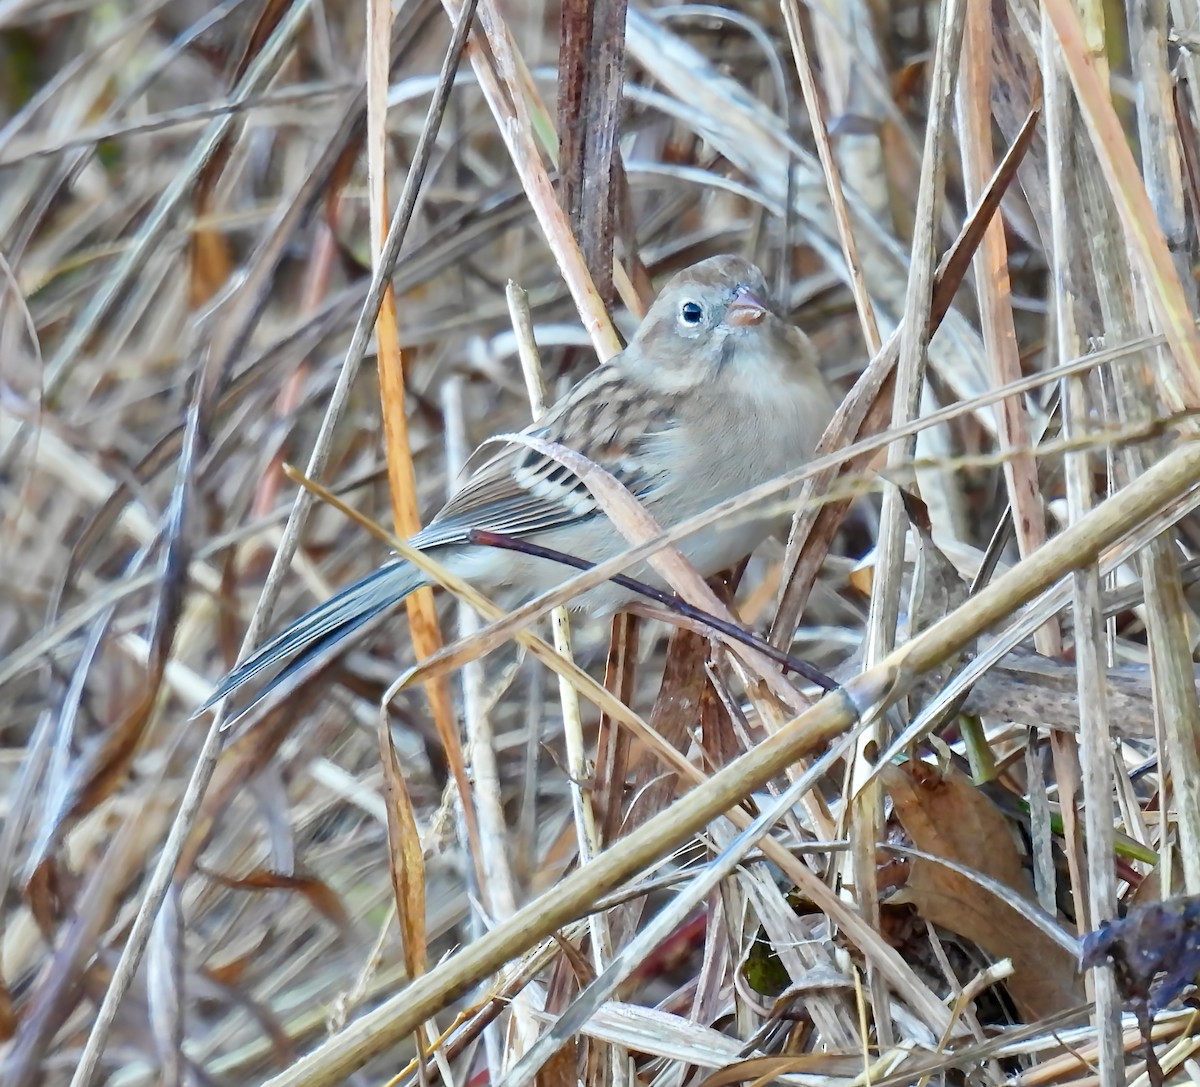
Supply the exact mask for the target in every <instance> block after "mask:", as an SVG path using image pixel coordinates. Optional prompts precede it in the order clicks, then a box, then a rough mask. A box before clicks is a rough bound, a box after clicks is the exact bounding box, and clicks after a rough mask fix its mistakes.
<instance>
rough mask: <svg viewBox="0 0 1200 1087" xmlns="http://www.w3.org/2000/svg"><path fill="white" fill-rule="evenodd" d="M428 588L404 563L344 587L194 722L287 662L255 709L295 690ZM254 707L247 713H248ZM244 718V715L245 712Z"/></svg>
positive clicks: (260, 654) (236, 673)
mask: <svg viewBox="0 0 1200 1087" xmlns="http://www.w3.org/2000/svg"><path fill="white" fill-rule="evenodd" d="M427 584H429V582H428V580H427V579H426V577H425V575H424V574H422V573H421V572H420V571H419V570H418V569H417V568H416V567H415V566H412V565H410V564H409V563H407V562H403V561H402V560H400V559H394V560H393V561H391V562H388V563H385V564H384V565H383V566H381V567H379V569H378V570H375V571H374V572H372V573H370V574H368V575H367V576H366V577H364V578H362V579H360V580H359V581H356V582H354V583H353V584H352V585H348V586H346V588H344V589H342V590H341V591H340V592H338V593H335V594H334V595H333V596H331V597H330V598H329V599H328V600H326V601H325V603H324V604H320V605H318V606H317V607H315V608H313V610H312V611H310V612H307V613H306V614H304V615H302V616H300V618H299V619H297V620H296V621H295V622H294V623H292V625H291V626H289V627H286V628H284V629H283V630H281V631H280V632H279V633H278V634H276V635H275V637H274V638H272V639H271V640H270V641H269V642H267V643H266V644H265V645H262V646H260V647H259V648H258V649H256V650H255V651H254V653H252V654H251V655H250V656H249V657H247V658H246V659H245V660H244V661H242V663H241V664H239V665H238V666H237V667H236V668H235V669H234V670H233V671H232V672H230V673H229V674H228V675H227V676H225V678H224V679H222V680H221V682H220V683H218V684H217V689H216V690H215V691H214V692H213V695H212V697H211V698H209V699H208V701H207V702H205V703H204V705H202V706H201V707H200V708H199V709H198V710H196V712H195V714H193V716H199V715H200V714H202V713H204V711H205V710H209V709H211V708H212V707H213V706H214V705H216V703H217V702H219V701H220V700H221V699H222V698H224V697H225V696H226V695H228V694H231V693H233V692H234V691H236V690H238V688H240V687H242V686H243V685H245V684H246V683H248V682H249V681H250V680H252V679H253V678H254V677H255V676H257V675H259V674H260V673H262V672H264V671H266V670H267V669H269V668H273V667H274V666H275V665H278V664H281V663H283V662H284V661H287V662H288V664H287V666H286V667H285V668H284V669H283V670H282V671H281V672H280V673H279V674H278V675H276V676H275V677H274V678H273V679H272V680H271V681H270V682H269V683H268V684H267V686H266V687H265V688H264V689H263V690H262V691H261V692H260V693H259V695H258V696H257V697H256V698H255V699H254V702H253V703H252V705H257V704H258V703H259V702H260V701H262V700H263V699H264V698H266V697H267V696H268V695H270V694H272V693H279V692H281V690H282V689H283V688H288V689H291V688H294V687H295V686H297V685H298V684H299V683H300V682H302V681H303V680H304V679H305V678H307V677H308V676H309V675H310V674H311V673H312V672H314V671H315V670H316V669H317V668H319V667H320V666H321V665H323V664H325V663H327V662H328V661H330V660H332V659H333V658H334V657H336V656H337V655H338V654H339V653H342V652H344V651H345V650H346V649H348V648H349V647H350V646H351V645H352V644H353V642H354V641H355V640H356V639H357V637H359V636H362V635H365V634H366V633H367V630H368V629H369V628H370V627H371V626H372V625H374V624H375V623H377V622H378V621H380V620H382V619H383V618H384V617H385V616H386V615H388V613H390V612H391V611H392V610H393V609H394V608H395V607H396V605H397V604H399V603H400V602H401V601H402V600H403V599H404V598H405V597H406V596H408V594H409V593H411V592H414V591H415V590H417V589H419V588H420V587H421V586H422V585H427ZM249 709H250V707H247V711H248V710H249ZM243 712H246V711H243Z"/></svg>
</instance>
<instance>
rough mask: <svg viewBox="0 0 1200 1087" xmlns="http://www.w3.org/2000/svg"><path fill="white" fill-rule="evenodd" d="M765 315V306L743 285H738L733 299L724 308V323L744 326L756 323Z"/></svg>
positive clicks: (736, 326)
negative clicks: (726, 307)
mask: <svg viewBox="0 0 1200 1087" xmlns="http://www.w3.org/2000/svg"><path fill="white" fill-rule="evenodd" d="M766 315H767V307H766V306H765V305H764V304H763V303H762V302H761V301H759V299H758V298H756V297H755V296H754V294H753V293H752V292H751V291H749V290H747V289H746V288H745V287H739V288H738V289H737V291H736V292H735V293H734V296H733V301H732V302H730V303H729V307H728V309H726V310H725V324H727V325H733V326H734V328H745V327H746V326H747V325H756V324H758V322H759V321H761V320H762V319H763V318H764V317H766Z"/></svg>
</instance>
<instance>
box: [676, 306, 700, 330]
mask: <svg viewBox="0 0 1200 1087" xmlns="http://www.w3.org/2000/svg"><path fill="white" fill-rule="evenodd" d="M703 319H704V310H702V309H701V308H700V305H699V303H697V302H684V304H683V305H682V306H680V307H679V320H680V321H682V322H683V323H684V324H685V325H698V324H699V323H700V322H701V321H702V320H703Z"/></svg>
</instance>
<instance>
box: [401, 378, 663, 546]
mask: <svg viewBox="0 0 1200 1087" xmlns="http://www.w3.org/2000/svg"><path fill="white" fill-rule="evenodd" d="M646 403H647V397H646V393H645V390H643V389H639V388H637V387H636V386H635V385H634V384H632V383H631V381H630V378H629V375H627V374H623V373H621V372H620V371H619V369H618V367H616V366H613V365H609V366H604V367H601V368H600V369H599V370H597V371H595V372H594V373H593V374H591V375H590V376H589V377H588V378H585V379H584V380H583V381H582V382H580V383H579V385H577V386H576V387H575V388H574V389H573V390H572V392H571V394H570V395H569V396H568V397H567V398H564V399H563V400H560V401H559V402H558V403H557V404H555V405H554V406H553V407H552V408H551V409H550V411H549V412H548V414H547V415H546V416H545V417H544V418H543V419H542V420H540V421H539V422H538V423H536V424H534V425H533V426H530V427H528V428H527V429H526V431H525V433H527V434H530V435H533V436H536V437H539V438H543V439H545V440H547V441H554V442H560V443H561V444H563V445H566V446H569V447H570V448H572V449H575V450H577V451H578V452H580V453H582V454H583V455H584V456H586V457H587V458H588V459H589V460H592V461H594V462H595V463H596V464H599V465H601V466H602V467H604V468H606V469H607V470H608V471H610V472H612V473H613V475H615V476H616V477H617V478H618V479H619V480H621V482H622V483H624V484H625V486H626V487H628V488H629V490H630V491H631V492H632V493H633V494H634V495H636V496H637V497H639V498H646V497H648V496H650V495H651V494H652V493H653V492H654V490H655V488H656V487H657V486H658V485H659V484H660V483H661V480H662V477H663V473H655V472H650V471H647V468H646V465H645V458H643V457H640V456H638V452H639V449H644V448H645V444H646V442H647V441H650V440H653V439H654V438H656V437H659V436H661V435H662V434H664V433H665V432H666V431H667V430H669V429H670V428H671V426H672V425H674V424H673V413H671V412H669V411H661V410H660V411H654V412H648V411H647V410H646V408H645V405H646ZM581 437H584V438H586V439H587V440H581ZM596 516H600V513H599V507H598V506H597V504H596V501H595V499H593V498H592V496H591V493H590V492H589V491H588V489H587V488H586V487H585V486H584V485H583V483H582V482H581V481H580V480H579V479H577V478H576V477H575V475H574V474H573V473H571V472H570V471H569V470H568V469H567V468H566V467H564V466H563V465H561V464H559V463H558V461H556V460H553V459H551V458H548V457H544V456H542V455H541V454H540V453H538V452H537V451H535V450H533V449H530V448H529V447H528V446H525V445H520V444H518V443H510V444H507V445H505V446H503V447H502V448H501V450H500V451H499V452H498V453H497V454H495V455H494V456H493V457H491V458H490V459H488V460H487V461H485V462H484V463H483V464H481V465H480V466H479V468H477V469H476V470H475V472H473V473H472V475H471V477H470V478H469V479H468V480H467V482H466V484H465V485H464V486H463V487H462V489H461V490H460V491H459V492H458V493H457V494H456V495H455V496H454V497H453V498H451V499H450V501H449V502H447V503H446V505H445V507H444V508H443V509H442V511H441V512H440V513H439V514H438V515H437V516H436V517H435V518H434V519H433V520H432V521H431V522H430V523H429V524H428V525H427V526H426V527H425V528H424V529H422V530H421V531H420V532H419V533H418V534H417V535H416V536H415V537H414V538H413V541H412V542H413V544H414V545H415V546H417V547H433V546H437V545H439V544H449V543H462V542H464V541H465V539H466V535H467V533H468V532H469V531H470V530H471V529H473V528H480V529H486V530H488V531H490V532H501V533H504V534H505V535H508V536H529V535H533V534H536V533H542V532H549V531H552V530H554V529H557V528H561V527H563V526H566V525H571V524H575V523H578V522H580V521H586V520H588V519H590V518H592V517H596Z"/></svg>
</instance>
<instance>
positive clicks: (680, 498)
mask: <svg viewBox="0 0 1200 1087" xmlns="http://www.w3.org/2000/svg"><path fill="white" fill-rule="evenodd" d="M766 298H767V291H766V284H765V282H764V280H763V275H762V273H761V272H760V271H759V270H758V269H757V268H756V267H755V266H754V265H752V264H750V263H749V262H747V261H745V260H742V259H741V258H740V257H735V256H719V257H712V258H710V259H708V260H705V261H701V262H700V263H699V264H696V265H693V266H692V267H690V268H687V269H685V270H684V271H682V272H680V273H679V274H678V275H676V276H675V277H674V278H673V279H671V280H670V281H669V282H668V283H667V285H666V286H665V287H664V288H663V291H662V293H661V294H660V295H659V296H658V299H657V300H656V301H655V303H654V305H653V306H651V307H650V312H649V313H647V314H646V318H645V320H644V321H643V322H642V324H641V326H640V327H639V328H638V331H637V334H636V335H635V336H634V338H633V342H632V343H630V345H629V346H628V347H627V348H625V350H624V351H622V352H621V353H620V354H619V355H617V356H616V357H615V358H614V359H612V361H611V362H610V363H609V364H608V365H606V366H601V367H600V368H599V369H598V370H595V371H593V372H592V373H591V374H589V375H588V376H587V377H585V378H584V379H583V380H582V381H580V382H579V384H577V385H576V386H575V387H574V388H572V389H571V391H570V392H568V393H567V394H566V396H564V397H563V398H562V399H561V400H559V401H558V402H557V403H556V404H555V405H554V406H553V407H551V408H550V409H549V411H547V413H546V414H545V415H544V416H543V417H542V418H541V419H540V420H539V421H538V422H537V423H535V424H534V425H532V426H531V427H529V428H528V430H527V433H530V434H535V435H537V436H539V437H541V438H544V439H547V440H550V441H556V442H561V443H562V444H563V445H566V446H568V447H570V448H572V449H574V450H576V451H577V452H579V453H582V454H584V455H585V456H587V457H588V458H589V459H591V460H593V461H595V462H596V463H597V464H599V465H601V466H603V467H604V468H607V469H608V470H609V471H610V472H611V473H612V474H613V475H615V476H616V477H617V478H618V479H619V480H620V481H621V482H622V483H623V484H625V486H626V487H628V488H629V490H630V491H631V492H632V493H633V494H634V495H636V496H637V497H638V498H639V499H640V500H641V501H642V502H644V503H645V505H646V508H647V509H648V510H649V512H650V513H651V514H652V515H653V517H654V518H655V520H656V521H657V522H658V523H659V524H660V525H662V526H664V527H667V526H670V525H672V524H677V523H678V522H680V521H683V520H685V519H686V518H689V517H692V516H694V515H696V514H699V513H702V512H704V511H705V510H707V509H709V508H710V507H712V506H714V505H716V504H717V503H719V502H721V501H723V500H725V499H727V498H730V497H732V496H734V495H737V494H739V493H741V492H742V491H744V490H746V489H748V488H750V487H754V486H756V485H757V484H760V483H764V482H766V481H767V480H770V479H773V478H774V477H776V476H778V475H781V474H783V473H784V472H786V471H788V470H790V469H793V468H796V467H797V466H798V465H800V464H802V463H803V462H804V461H805V460H806V459H807V458H808V457H809V456H811V454H812V449H813V446H814V444H815V443H816V441H817V439H818V438H819V437H820V435H821V432H822V430H823V429H824V427H825V424H826V423H827V422H828V420H829V417H830V415H831V414H832V412H833V402H832V400H831V399H830V395H829V391H828V389H827V388H826V386H825V383H824V381H823V380H822V378H821V375H820V372H819V370H818V369H817V365H816V357H815V353H814V351H813V348H812V345H811V344H810V343H809V341H808V339H807V337H805V336H804V335H803V333H801V332H799V331H798V330H797V329H795V328H793V327H792V326H791V325H790V324H788V323H787V322H786V321H784V320H782V319H781V318H780V317H778V316H777V315H776V314H775V313H773V312H772V310H771V309H770V307H769V305H768V304H767V302H766ZM779 520H780V519H779V517H778V516H777V515H776V516H770V517H768V516H765V515H764V516H761V517H758V518H757V519H746V518H742V519H740V520H738V521H736V522H735V523H730V524H717V525H712V526H710V527H708V528H707V529H705V530H703V531H702V532H699V533H697V534H695V535H693V536H691V537H689V538H687V539H684V540H682V541H681V542H680V543H679V544H678V546H679V549H680V550H681V551H682V552H683V554H684V555H686V556H687V557H688V559H690V560H691V562H692V563H693V564H694V565H695V567H696V568H697V569H698V570H699V571H700V573H701V574H703V575H705V576H708V575H711V574H714V573H716V572H717V571H719V570H723V569H725V568H727V567H729V566H731V565H733V564H734V563H735V562H737V561H738V560H740V559H742V558H743V557H745V556H746V555H747V554H749V553H750V552H751V551H752V550H753V549H754V548H755V547H756V546H757V545H758V544H759V543H760V542H761V541H762V540H763V538H764V537H765V536H766V535H767V534H768V533H769V532H771V531H772V530H773V529H774V528H775V527H777V525H778V524H779ZM473 528H475V529H487V530H490V531H492V532H499V533H504V534H506V535H510V536H517V537H525V538H528V539H529V540H531V541H532V542H534V543H541V544H544V545H545V546H547V547H550V548H553V549H554V550H557V551H561V552H566V553H568V554H570V555H574V556H578V557H579V558H583V559H587V560H589V561H591V562H600V561H602V560H604V559H607V558H610V557H612V556H613V555H615V554H618V553H619V552H621V551H623V550H625V549H626V548H627V547H628V544H627V543H626V541H625V538H624V537H623V536H622V535H621V534H620V533H619V532H618V531H617V529H615V528H614V527H613V525H612V524H611V523H610V522H609V521H608V519H607V518H606V517H605V516H604V515H603V514H602V513H601V512H600V511H599V509H598V507H597V504H596V502H595V500H594V499H593V498H592V496H591V494H590V493H589V492H588V490H587V489H586V488H585V487H584V486H583V485H582V484H581V483H580V482H579V481H578V480H577V479H576V478H575V477H574V476H573V475H572V474H571V473H570V472H568V471H567V469H566V468H564V467H563V466H561V465H560V464H558V463H557V462H556V461H553V460H548V459H546V458H544V457H543V456H542V455H541V454H539V453H536V452H535V451H533V450H532V449H530V448H528V447H527V446H521V445H506V446H501V447H500V451H499V452H498V453H494V454H493V455H491V456H490V457H489V458H488V459H486V460H485V461H484V462H483V463H481V464H480V465H479V467H478V468H476V469H475V470H474V471H473V472H472V474H471V475H470V477H469V478H468V479H467V481H466V483H465V484H464V485H463V487H462V489H461V490H460V491H459V492H458V493H457V494H456V495H455V496H454V497H453V498H452V499H450V501H449V502H448V503H447V504H446V505H445V507H444V508H443V509H442V511H441V512H440V513H439V514H438V515H437V516H436V517H434V519H433V520H432V521H430V523H429V524H428V525H427V526H426V527H425V528H423V529H422V530H421V531H420V532H418V533H417V534H416V536H414V537H413V538H412V544H413V546H414V547H418V548H421V549H422V550H426V549H429V550H432V551H433V552H434V554H435V557H436V558H437V559H438V561H439V562H441V563H443V564H445V565H446V566H447V567H448V568H449V569H450V570H452V571H454V572H455V573H457V574H459V575H461V576H462V577H464V578H466V579H467V580H469V581H473V582H475V583H477V584H478V585H479V587H480V588H481V589H483V590H484V591H485V592H486V593H488V594H489V595H496V596H497V597H498V598H499V599H501V600H505V599H509V600H511V599H513V598H514V597H515V598H516V600H517V602H520V601H523V600H528V599H532V598H533V597H534V596H536V595H539V594H540V593H542V592H545V591H547V590H549V589H551V588H553V587H555V586H556V585H558V584H560V583H561V582H563V581H565V580H566V579H567V578H569V577H572V576H574V575H575V573H576V572H577V571H575V570H573V569H570V568H569V567H566V566H563V565H560V564H559V563H556V562H552V561H550V560H547V559H541V558H534V557H532V556H527V555H524V554H520V553H515V552H512V551H504V550H499V549H495V548H489V547H482V546H476V545H472V544H469V543H467V542H466V539H467V532H468V531H469V530H471V529H473ZM629 573H630V574H631V575H632V576H634V577H638V578H641V579H643V580H646V581H649V582H651V583H652V584H655V585H658V586H660V587H661V586H662V582H661V580H660V579H659V578H658V577H657V575H656V574H654V573H653V571H651V570H650V568H649V567H648V566H645V565H643V566H641V567H635V568H634V569H633V570H631V571H629ZM424 584H427V579H426V578H425V577H424V575H422V574H421V573H420V571H418V570H416V569H415V568H414V567H412V566H411V565H410V564H409V563H406V562H404V561H403V560H401V559H392V560H391V561H390V562H387V563H384V565H383V566H381V567H379V569H377V570H376V571H374V572H373V573H371V574H368V575H367V576H366V577H364V578H362V579H361V580H360V581H356V582H355V583H354V584H352V585H350V586H348V587H347V588H345V589H342V590H341V591H340V592H339V593H337V594H336V595H335V596H333V597H332V598H331V599H329V600H327V601H326V602H325V603H324V604H321V605H320V606H319V607H316V608H314V609H313V610H312V611H310V612H308V613H307V614H306V615H303V616H301V617H300V618H299V619H297V620H296V621H295V622H294V623H292V624H291V626H289V627H287V628H286V629H285V630H283V631H282V632H281V633H279V634H277V635H275V637H274V638H272V639H271V640H270V641H269V642H267V643H266V644H265V645H264V646H262V647H261V648H260V649H258V650H257V651H256V652H255V653H254V654H253V655H252V656H250V657H249V658H247V659H246V660H245V661H243V662H242V663H241V664H240V665H238V666H237V667H236V668H235V669H234V670H233V671H232V672H230V673H229V674H228V675H227V676H226V677H225V678H224V679H222V680H221V682H220V683H219V684H218V686H217V689H216V691H215V693H214V694H213V696H212V698H210V699H209V700H208V701H207V702H206V703H205V704H204V706H202V707H201V708H200V710H198V711H197V712H198V713H199V712H203V710H205V709H208V708H209V707H211V706H212V705H213V704H214V703H215V702H217V701H218V700H219V699H221V698H223V697H224V696H225V695H227V694H229V693H231V692H232V691H235V690H237V689H238V688H239V687H241V686H242V685H243V684H244V683H246V682H247V681H249V680H251V679H253V678H254V677H255V676H257V675H259V674H260V673H262V672H263V671H265V670H267V669H270V668H273V667H275V666H278V665H281V664H285V663H286V667H285V668H284V669H283V671H282V672H280V673H279V674H278V675H277V676H276V677H275V678H274V679H273V680H272V681H271V682H270V683H269V684H268V685H267V687H266V689H265V690H264V691H263V692H262V693H261V694H260V695H259V698H260V699H261V698H264V697H266V696H267V695H268V694H269V693H271V692H272V691H275V692H276V693H279V690H280V688H281V687H282V686H286V687H287V688H288V689H292V688H294V687H295V686H296V685H298V684H299V683H300V682H302V681H303V680H304V679H306V678H307V677H308V676H309V675H311V674H312V672H313V670H314V669H315V668H317V667H319V666H321V665H323V664H324V663H326V662H327V661H329V660H330V659H331V658H332V657H334V656H336V655H337V654H338V653H339V652H340V651H343V650H345V649H347V648H349V646H350V645H351V644H353V642H354V641H355V640H356V639H357V638H359V637H361V636H363V635H364V634H365V633H367V631H368V630H369V629H373V627H374V626H375V625H376V621H377V620H380V619H381V618H382V617H383V616H385V615H386V614H387V613H389V612H391V611H393V610H394V609H395V608H396V606H397V605H398V604H399V603H400V602H401V601H402V600H403V599H404V598H405V597H406V596H407V595H408V594H409V593H411V592H413V591H414V590H415V589H417V588H419V587H420V586H422V585H424ZM632 595H633V594H632V593H631V592H630V591H629V590H627V589H624V588H621V587H620V586H617V585H614V584H612V583H611V582H610V583H606V584H604V585H601V586H599V587H597V588H596V589H593V590H592V591H591V592H589V593H587V594H585V595H584V596H582V597H580V598H578V599H577V600H576V601H575V605H576V606H578V607H581V608H583V609H584V610H587V611H590V612H593V613H601V614H603V613H606V612H612V611H615V610H617V609H619V608H621V607H622V606H623V605H625V604H626V603H628V602H629V601H630V599H631V598H632Z"/></svg>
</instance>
